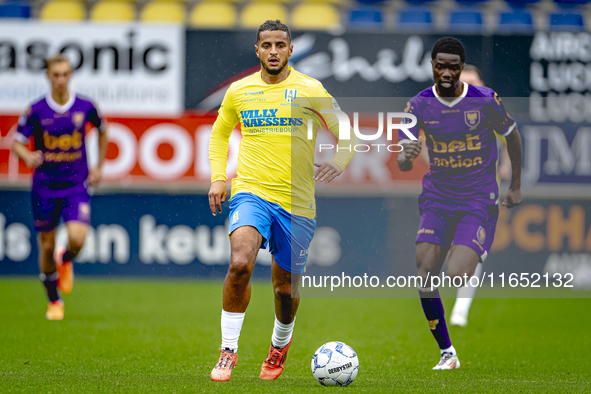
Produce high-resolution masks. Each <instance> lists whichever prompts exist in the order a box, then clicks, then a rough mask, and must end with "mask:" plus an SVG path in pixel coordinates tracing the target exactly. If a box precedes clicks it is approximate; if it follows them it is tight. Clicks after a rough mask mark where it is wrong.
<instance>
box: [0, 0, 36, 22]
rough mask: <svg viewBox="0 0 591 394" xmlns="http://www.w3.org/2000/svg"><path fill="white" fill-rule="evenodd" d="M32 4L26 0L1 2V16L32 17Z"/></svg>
mask: <svg viewBox="0 0 591 394" xmlns="http://www.w3.org/2000/svg"><path fill="white" fill-rule="evenodd" d="M30 17H31V5H30V4H29V3H28V2H24V1H8V2H5V3H0V18H24V19H26V18H30Z"/></svg>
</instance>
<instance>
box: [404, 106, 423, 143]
mask: <svg viewBox="0 0 591 394" xmlns="http://www.w3.org/2000/svg"><path fill="white" fill-rule="evenodd" d="M420 104H421V103H420V102H419V100H418V99H417V98H416V97H413V98H411V99H410V100H409V101H408V102H407V103H406V107H405V108H404V112H406V113H409V114H412V115H414V116H416V118H417V124H416V125H415V126H413V127H409V128H408V129H407V130H408V131H409V132H410V133H411V134H412V135H413V136H414V137H415V138H416V139H418V138H419V131H420V130H421V129H422V128H423V127H424V122H423V120H422V116H420ZM411 121H412V120H411V119H410V118H404V119H402V122H401V123H402V124H410V123H411ZM409 139H410V138H409V136H408V135H407V134H406V133H405V132H404V131H403V130H398V141H402V140H409Z"/></svg>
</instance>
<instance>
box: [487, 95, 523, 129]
mask: <svg viewBox="0 0 591 394" xmlns="http://www.w3.org/2000/svg"><path fill="white" fill-rule="evenodd" d="M491 106H492V110H491V114H490V116H491V122H490V126H491V128H492V129H493V130H494V131H495V132H496V133H497V134H499V135H501V136H503V137H506V136H508V135H509V134H511V132H512V131H513V129H515V126H516V125H517V123H515V120H513V118H512V117H511V116H510V115H509V114H508V113H507V111H506V110H505V106H504V105H503V103H502V102H501V98H500V97H499V96H498V95H497V93H496V92H495V95H494V97H493V100H492V102H491Z"/></svg>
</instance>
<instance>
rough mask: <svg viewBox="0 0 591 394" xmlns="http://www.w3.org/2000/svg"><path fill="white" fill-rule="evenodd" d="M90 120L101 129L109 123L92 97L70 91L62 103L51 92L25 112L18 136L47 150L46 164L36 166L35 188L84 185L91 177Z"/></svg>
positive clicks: (38, 148) (35, 146)
mask: <svg viewBox="0 0 591 394" xmlns="http://www.w3.org/2000/svg"><path fill="white" fill-rule="evenodd" d="M86 123H90V124H92V125H93V126H94V127H96V128H98V129H99V131H100V132H103V131H104V130H105V123H104V121H103V120H102V119H101V117H100V116H99V113H98V111H97V109H96V107H95V106H94V105H93V103H92V102H91V101H90V100H86V99H83V98H80V97H76V96H75V94H74V93H70V99H69V100H68V102H67V103H66V104H65V105H63V106H60V105H59V104H57V103H56V102H55V101H54V100H53V98H52V97H51V94H48V95H47V96H46V97H43V98H42V99H41V100H39V101H37V102H35V103H34V104H33V105H31V106H30V107H29V108H28V109H27V111H26V112H25V113H24V114H23V115H22V116H21V118H20V119H19V123H18V129H17V132H16V134H15V139H16V140H17V141H19V142H21V143H23V144H27V143H28V141H29V138H30V137H31V136H32V137H33V143H34V149H35V150H40V151H42V152H43V164H41V166H39V167H38V168H37V169H36V170H35V174H34V176H33V188H34V189H35V188H39V187H41V188H43V189H65V188H69V187H72V186H78V185H83V184H84V182H85V181H86V178H87V177H88V164H87V161H86V145H85V143H84V133H85V126H86Z"/></svg>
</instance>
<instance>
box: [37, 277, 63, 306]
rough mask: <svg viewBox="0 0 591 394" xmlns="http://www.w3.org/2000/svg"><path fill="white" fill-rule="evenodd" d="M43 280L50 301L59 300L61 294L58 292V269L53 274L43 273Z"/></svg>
mask: <svg viewBox="0 0 591 394" xmlns="http://www.w3.org/2000/svg"><path fill="white" fill-rule="evenodd" d="M40 277H41V281H42V282H43V286H45V290H46V291H47V298H48V299H49V302H54V301H59V299H60V295H59V294H58V292H57V271H55V272H54V273H52V274H41V275H40Z"/></svg>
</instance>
